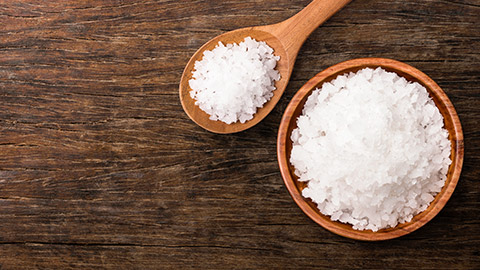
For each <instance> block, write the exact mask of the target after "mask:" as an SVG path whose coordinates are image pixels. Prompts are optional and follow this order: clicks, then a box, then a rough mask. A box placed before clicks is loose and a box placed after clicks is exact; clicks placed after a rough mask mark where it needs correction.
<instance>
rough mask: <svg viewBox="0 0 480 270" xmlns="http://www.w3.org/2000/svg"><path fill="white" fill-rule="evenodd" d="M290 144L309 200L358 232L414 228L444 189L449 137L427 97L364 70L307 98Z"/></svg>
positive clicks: (399, 80) (413, 86) (418, 88)
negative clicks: (413, 223) (403, 226)
mask: <svg viewBox="0 0 480 270" xmlns="http://www.w3.org/2000/svg"><path fill="white" fill-rule="evenodd" d="M297 126H298V127H297V128H296V129H294V130H293V132H292V135H291V139H292V142H293V149H292V152H291V157H290V162H291V164H292V165H293V166H294V168H295V174H296V175H297V176H298V177H299V181H305V182H308V185H307V187H306V188H305V189H304V190H303V192H302V195H303V196H304V197H306V198H310V199H312V201H313V202H314V203H316V204H317V206H318V209H319V210H320V212H321V213H323V214H325V215H328V216H330V218H331V219H332V220H334V221H340V222H343V223H349V224H351V225H353V228H354V229H357V230H372V231H377V230H379V229H382V228H389V227H395V226H396V225H397V224H398V223H404V222H409V221H410V220H411V219H412V218H413V216H415V215H416V214H418V213H420V212H422V211H424V210H425V209H427V207H428V205H429V204H430V203H431V202H432V201H433V199H434V196H435V195H436V194H437V193H438V192H440V190H441V188H442V187H443V185H444V184H445V180H446V173H447V171H448V167H449V165H450V163H451V160H450V152H451V151H450V149H451V146H450V141H449V140H448V131H447V130H446V129H445V128H443V117H442V115H441V114H440V112H439V110H438V108H437V107H436V106H435V103H434V102H433V100H432V99H431V98H430V97H429V95H428V92H427V90H426V89H425V88H424V87H423V86H422V85H420V84H418V83H416V82H413V83H412V82H408V81H407V80H406V79H405V78H403V77H400V76H398V75H397V74H396V73H392V72H387V71H385V70H383V69H381V68H377V69H375V70H373V69H370V68H365V69H362V70H360V71H358V72H357V73H349V74H345V75H341V76H338V77H337V78H336V79H334V80H333V81H331V82H327V83H324V84H323V85H322V87H321V89H316V90H314V91H313V92H312V94H311V95H310V96H309V97H308V99H307V102H306V103H305V106H304V108H303V112H302V115H301V116H299V117H298V119H297Z"/></svg>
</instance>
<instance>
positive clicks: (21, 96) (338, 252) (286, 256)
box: [0, 0, 480, 269]
mask: <svg viewBox="0 0 480 270" xmlns="http://www.w3.org/2000/svg"><path fill="white" fill-rule="evenodd" d="M308 3H309V1H306V0H291V1H287V0H278V1H273V0H266V1H254V0H246V1H233V0H228V1H205V0H200V1H193V0H192V1H190V0H186V1H168V0H159V1H143V0H140V1H135V2H130V1H118V0H95V1H93V0H87V1H68V0H67V1H44V0H20V1H0V25H1V27H0V205H1V207H0V216H1V217H2V222H1V223H0V264H1V268H3V269H38V268H44V269H45V268H48V269H52V268H53V269H71V268H87V269H88V268H90V269H91V268H96V269H98V268H100V269H102V268H104V269H105V268H106V269H118V268H128V269H158V268H165V269H178V268H196V269H198V268H201V269H212V268H217V269H225V268H243V269H245V268H250V269H252V268H257V269H258V268H263V269H271V268H300V269H309V268H310V269H312V268H317V269H318V268H344V269H351V268H398V269H419V268H427V269H478V266H479V265H480V254H479V253H480V249H479V247H480V186H479V185H478V180H479V179H480V168H479V166H478V164H480V90H479V87H478V85H479V84H480V67H479V65H478V62H479V61H480V53H479V51H478V48H479V47H480V36H479V33H480V21H479V16H478V13H479V11H480V7H479V6H480V4H479V3H478V1H475V0H464V1H462V0H425V1H414V0H407V1H394V0H385V1H375V0H363V1H352V2H351V3H350V4H348V5H347V6H346V7H345V8H344V9H342V10H341V11H340V12H338V13H337V14H335V15H334V16H333V17H332V18H330V19H329V20H328V21H327V22H326V23H324V24H323V25H322V26H321V27H319V28H318V29H317V30H315V31H314V32H313V33H312V35H310V37H309V38H308V39H307V41H306V42H305V44H304V45H303V47H302V49H301V50H300V52H299V54H298V57H297V60H296V64H295V67H294V71H293V73H292V76H291V80H290V82H289V84H288V86H287V89H286V91H285V93H284V95H283V96H282V98H281V99H280V101H279V102H278V104H277V106H276V107H275V108H274V109H273V111H272V112H271V113H270V114H269V115H268V116H267V117H266V118H265V119H264V120H263V121H262V122H261V123H260V124H258V125H256V126H255V127H253V128H251V129H249V130H246V131H244V132H241V133H237V134H230V135H216V134H212V133H210V132H207V131H205V130H204V129H202V128H200V127H198V126H197V125H196V124H195V123H193V122H192V121H191V120H190V119H189V118H188V116H187V115H186V114H185V113H184V112H183V110H182V107H181V105H180V101H179V98H178V84H179V81H180V76H181V73H182V71H183V68H184V67H185V65H186V63H187V62H188V60H189V58H190V57H191V55H192V54H193V53H194V52H195V51H196V50H197V49H198V48H199V47H200V46H201V45H202V44H204V43H205V42H206V41H208V40H210V39H211V38H213V37H215V36H217V35H219V34H222V33H224V32H226V31H230V30H234V29H238V28H243V27H250V26H255V25H267V24H273V23H276V22H280V21H283V20H285V19H287V18H289V17H291V16H293V15H294V14H296V13H297V12H299V11H300V10H301V9H302V8H303V7H305V6H306V5H307V4H308ZM359 57H385V58H391V59H396V60H399V61H403V62H406V63H408V64H411V65H412V66H414V67H416V68H418V69H420V70H422V71H423V72H425V73H426V74H427V75H428V76H430V77H431V78H432V79H433V80H435V81H436V82H437V83H438V84H439V85H440V87H441V88H442V89H443V90H444V91H445V92H446V94H447V95H448V96H449V98H450V99H451V101H452V103H453V105H454V106H455V109H456V110H457V112H458V115H459V117H460V120H461V123H462V127H463V131H464V137H465V160H464V166H463V170H462V174H461V176H460V180H459V182H458V185H457V188H456V189H455V192H454V193H453V195H452V197H451V199H450V200H449V202H448V203H447V205H446V206H445V208H444V209H443V210H442V211H441V212H440V213H439V214H438V215H437V216H436V217H435V218H434V219H433V220H432V221H430V222H429V223H428V224H427V225H425V226H424V227H422V228H420V229H419V230H417V231H415V232H413V233H411V234H409V235H407V236H404V237H401V238H399V239H395V240H391V241H385V242H381V243H363V242H358V241H354V240H349V239H346V238H343V237H340V236H337V235H335V234H332V233H330V232H328V231H327V230H325V229H323V228H322V227H320V226H318V225H317V224H315V223H314V222H313V221H311V220H310V219H309V218H308V217H307V216H305V215H304V214H303V213H302V212H301V210H300V209H299V208H298V207H297V206H296V205H295V203H294V202H293V200H292V199H291V198H290V196H289V194H288V192H287V190H286V188H285V186H284V184H283V182H282V178H281V175H280V171H279V168H278V165H277V161H276V137H277V131H278V126H279V123H280V119H281V117H282V115H283V112H284V110H285V108H286V106H287V104H288V102H289V101H290V99H291V98H292V97H293V95H294V94H295V93H296V91H297V90H298V89H299V88H300V87H301V86H302V85H303V84H305V82H307V81H308V80H309V79H310V78H311V77H313V76H314V75H315V74H317V73H318V72H319V71H321V70H323V69H325V68H326V67H328V66H331V65H333V64H336V63H339V62H342V61H345V60H348V59H352V58H359Z"/></svg>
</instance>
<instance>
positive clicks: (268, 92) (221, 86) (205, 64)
mask: <svg viewBox="0 0 480 270" xmlns="http://www.w3.org/2000/svg"><path fill="white" fill-rule="evenodd" d="M278 60H280V57H279V56H275V55H274V54H273V49H272V48H271V47H269V46H268V45H267V44H266V43H265V42H263V41H260V42H259V41H256V40H255V39H252V38H251V37H246V38H245V39H244V41H242V42H240V44H236V43H233V44H227V45H226V46H225V45H224V44H223V43H222V42H219V43H218V45H217V46H216V47H215V48H214V49H213V50H212V51H205V52H204V53H203V58H202V60H200V61H196V62H195V70H194V71H193V73H192V79H191V80H190V81H189V84H190V88H191V89H192V90H191V91H190V96H191V97H192V98H193V99H195V105H197V106H199V107H200V109H202V110H203V111H204V112H206V113H207V114H208V115H210V119H211V120H214V121H216V120H220V121H223V122H225V123H227V124H231V123H235V122H237V121H240V122H241V123H245V122H246V121H248V120H251V119H252V118H253V115H254V114H255V113H256V111H257V109H258V108H261V107H263V104H265V103H266V102H267V101H269V100H270V99H271V97H272V96H273V91H274V90H275V89H276V88H275V81H278V80H280V73H279V72H278V71H277V70H275V66H276V65H277V61H278Z"/></svg>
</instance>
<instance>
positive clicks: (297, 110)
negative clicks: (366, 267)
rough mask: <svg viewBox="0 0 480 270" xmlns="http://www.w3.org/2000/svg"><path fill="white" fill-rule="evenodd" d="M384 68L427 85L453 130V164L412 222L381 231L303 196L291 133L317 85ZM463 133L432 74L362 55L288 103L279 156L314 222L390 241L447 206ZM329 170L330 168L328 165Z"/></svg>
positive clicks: (355, 235)
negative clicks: (331, 213) (359, 226)
mask: <svg viewBox="0 0 480 270" xmlns="http://www.w3.org/2000/svg"><path fill="white" fill-rule="evenodd" d="M366 67H370V68H377V67H381V68H383V69H385V70H387V71H390V72H395V73H397V74H398V75H399V76H402V77H404V78H405V79H407V80H408V81H413V82H418V83H420V84H421V85H423V86H424V87H425V88H426V89H427V91H428V93H429V95H430V97H431V98H432V99H433V101H434V102H435V105H436V106H437V108H438V110H439V111H440V113H441V114H442V116H443V118H444V127H445V129H447V131H448V133H449V140H450V142H451V155H450V158H451V159H452V163H451V164H450V167H449V169H448V172H447V179H446V181H445V185H444V186H443V188H442V190H441V191H440V193H438V194H437V195H436V196H435V199H434V200H433V202H431V203H430V205H429V207H428V208H427V209H426V210H425V211H423V212H421V213H419V214H417V215H416V216H414V217H413V219H412V220H411V221H410V222H407V223H401V224H398V225H397V226H395V227H394V228H388V229H382V230H379V231H377V232H372V231H371V230H365V231H359V230H354V229H353V228H352V226H351V225H349V224H344V223H341V222H338V221H332V220H331V219H330V217H328V216H326V215H324V214H322V213H321V212H320V211H319V210H318V208H317V205H316V204H315V203H313V202H312V200H310V199H307V198H305V197H303V196H302V190H303V189H304V188H305V187H306V185H307V184H306V183H305V182H300V181H298V177H297V176H296V175H295V173H294V172H295V169H294V167H293V166H292V165H291V164H290V153H291V151H292V141H291V139H290V138H291V135H292V131H293V130H294V129H295V128H296V127H297V118H298V117H299V116H300V115H301V113H302V110H303V107H304V105H305V102H306V101H307V98H308V97H309V96H310V94H311V93H312V91H313V90H314V89H315V88H320V87H321V86H322V84H323V83H325V82H329V81H331V80H333V79H335V78H336V77H337V76H338V75H342V74H345V73H349V72H357V71H358V70H360V69H363V68H366ZM463 151H464V149H463V132H462V127H461V125H460V120H459V118H458V115H457V113H456V111H455V108H454V107H453V105H452V103H451V102H450V100H449V99H448V97H447V95H446V94H445V92H443V90H442V89H441V88H440V87H439V86H438V84H436V83H435V82H434V81H433V80H432V79H431V78H430V77H428V76H427V75H426V74H425V73H423V72H421V71H420V70H418V69H416V68H414V67H412V66H410V65H407V64H405V63H402V62H399V61H395V60H391V59H385V58H360V59H354V60H349V61H346V62H342V63H340V64H337V65H334V66H332V67H329V68H327V69H325V70H324V71H322V72H320V73H318V74H317V75H316V76H315V77H313V78H312V79H310V80H309V81H308V82H307V83H306V84H305V85H304V86H302V88H300V90H299V91H298V92H297V94H296V95H295V96H294V97H293V99H292V100H291V102H290V104H289V105H288V106H287V108H286V110H285V113H284V115H283V117H282V120H281V123H280V127H279V129H278V140H277V157H278V163H279V167H280V172H281V174H282V178H283V181H284V183H285V186H286V187H287V189H288V191H289V193H290V195H291V196H292V198H293V200H294V201H295V203H296V204H297V205H298V206H299V207H300V208H301V209H302V211H303V212H304V213H305V214H306V215H307V216H309V217H310V218H311V219H312V220H313V221H315V222H316V223H318V224H319V225H320V226H322V227H324V228H325V229H327V230H329V231H331V232H333V233H336V234H338V235H341V236H344V237H348V238H352V239H357V240H365V241H377V240H387V239H392V238H396V237H400V236H402V235H406V234H408V233H410V232H413V231H415V230H417V229H418V228H420V227H422V226H423V225H425V224H426V223H427V222H428V221H430V220H431V219H432V218H434V217H435V216H436V215H437V214H438V212H440V210H441V209H442V208H443V207H444V206H445V204H446V203H447V201H448V199H449V198H450V196H451V195H452V193H453V190H454V189H455V186H456V185H457V182H458V179H459V177H460V172H461V170H462V164H463ZM327 169H328V168H327Z"/></svg>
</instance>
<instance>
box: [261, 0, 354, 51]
mask: <svg viewBox="0 0 480 270" xmlns="http://www.w3.org/2000/svg"><path fill="white" fill-rule="evenodd" d="M350 1H351V0H313V1H312V2H311V3H310V4H309V5H308V6H306V7H305V8H304V9H302V10H301V11H300V12H298V13H297V14H295V15H294V16H293V17H291V18H289V19H287V20H285V21H283V22H280V23H277V24H273V25H268V26H265V28H266V29H268V30H267V31H268V32H270V33H272V34H273V35H275V36H276V37H277V38H278V39H279V40H280V41H281V42H282V44H283V45H284V46H285V49H286V50H287V53H288V54H289V55H291V56H296V54H297V53H298V51H299V50H300V47H301V46H302V44H303V43H304V42H305V40H306V39H307V37H308V36H309V35H310V34H311V33H312V32H313V31H314V30H315V29H317V28H318V27H319V26H320V25H321V24H322V23H323V22H325V21H326V20H328V18H330V17H331V16H332V15H333V14H335V13H336V12H337V11H339V10H340V9H341V8H342V7H343V6H345V5H346V4H348V3H349V2H350Z"/></svg>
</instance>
